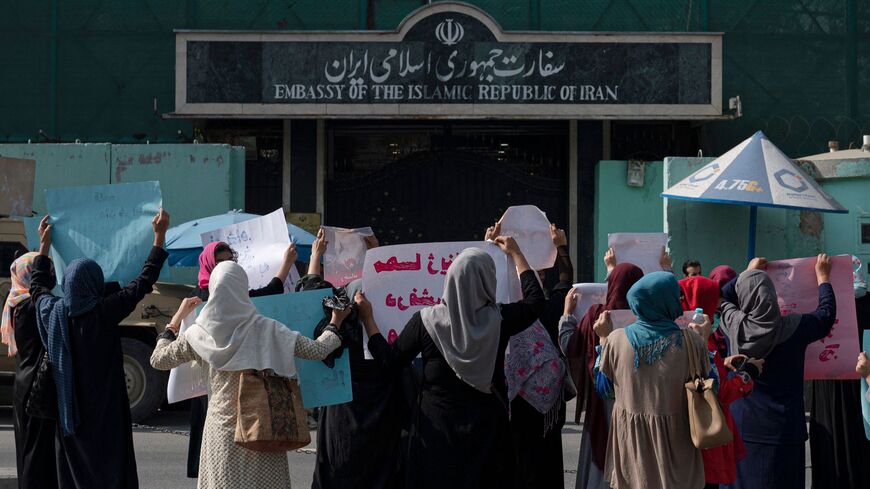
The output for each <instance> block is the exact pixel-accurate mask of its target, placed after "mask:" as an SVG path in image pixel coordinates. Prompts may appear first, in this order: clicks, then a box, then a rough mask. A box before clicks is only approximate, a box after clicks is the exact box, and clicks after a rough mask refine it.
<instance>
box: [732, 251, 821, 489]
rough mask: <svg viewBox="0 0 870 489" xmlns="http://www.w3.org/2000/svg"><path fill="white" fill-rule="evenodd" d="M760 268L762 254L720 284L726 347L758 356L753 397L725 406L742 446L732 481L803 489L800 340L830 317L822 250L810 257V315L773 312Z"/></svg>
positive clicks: (813, 335)
mask: <svg viewBox="0 0 870 489" xmlns="http://www.w3.org/2000/svg"><path fill="white" fill-rule="evenodd" d="M766 268H767V260H766V259H764V258H755V259H753V260H752V261H751V262H750V263H749V267H748V268H747V269H746V271H744V272H743V273H741V274H740V276H739V277H737V278H736V279H734V280H732V281H731V282H729V283H728V284H727V285H725V287H723V288H722V298H723V302H722V326H721V329H723V330H724V332H725V334H726V335H727V336H728V339H729V341H730V342H731V351H733V352H738V353H742V354H744V355H746V356H748V357H750V358H760V359H764V361H765V362H764V372H762V373H761V375H759V376H758V378H756V379H755V386H754V389H753V392H752V395H751V396H749V397H745V398H743V399H738V400H737V401H735V402H734V404H732V405H731V413H732V414H733V415H734V421H735V422H736V423H737V426H739V427H740V430H741V433H742V435H743V441H744V444H745V445H746V458H744V459H743V460H742V461H741V462H740V463H738V464H737V481H736V482H735V483H734V484H732V485H731V487H734V488H740V489H742V488H757V487H765V488H769V489H779V488H783V489H785V488H794V487H804V482H805V481H804V479H805V478H806V474H805V471H804V470H801V469H800V468H802V467H803V466H804V457H805V444H806V440H807V427H806V419H805V414H804V356H805V352H806V348H807V345H809V344H810V343H813V342H815V341H818V340H820V339H822V338H824V337H825V336H826V335H827V334H828V333H830V331H831V327H833V325H834V319H835V318H836V316H837V306H836V302H835V298H834V289H833V288H832V287H831V284H830V280H829V278H830V274H831V259H830V258H829V257H828V255H825V254H820V255H819V256H818V257H817V259H816V281H817V283H818V285H819V306H818V308H817V309H816V310H815V311H814V312H812V313H809V314H790V315H788V316H782V315H781V314H780V309H779V304H778V302H777V296H776V289H775V288H774V286H773V281H771V279H770V277H768V276H767V273H766V272H765V270H766Z"/></svg>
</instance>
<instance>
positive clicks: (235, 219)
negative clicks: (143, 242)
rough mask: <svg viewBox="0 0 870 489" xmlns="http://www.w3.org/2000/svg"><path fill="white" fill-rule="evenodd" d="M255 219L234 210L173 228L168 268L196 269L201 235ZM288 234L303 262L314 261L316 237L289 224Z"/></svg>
mask: <svg viewBox="0 0 870 489" xmlns="http://www.w3.org/2000/svg"><path fill="white" fill-rule="evenodd" d="M255 217H260V216H258V215H257V214H247V213H244V212H238V211H231V212H228V213H226V214H218V215H216V216H209V217H204V218H202V219H195V220H193V221H188V222H185V223H183V224H179V225H178V226H174V227H172V228H170V229H169V231H167V233H166V250H167V251H169V258H168V260H167V261H168V262H169V266H172V267H195V266H198V265H199V254H200V253H202V239H201V238H200V235H201V234H202V233H206V232H208V231H214V230H215V229H220V228H222V227H224V226H228V225H230V224H236V223H240V222H244V221H248V220H250V219H254V218H255ZM287 232H288V234H289V235H290V240H291V241H293V242H294V243H296V248H297V250H298V252H299V258H298V259H299V260H300V261H308V260H309V259H310V258H311V244H312V243H313V242H314V239H315V236H314V235H312V234H311V233H309V232H308V231H305V230H304V229H302V228H300V227H298V226H294V225H293V224H287Z"/></svg>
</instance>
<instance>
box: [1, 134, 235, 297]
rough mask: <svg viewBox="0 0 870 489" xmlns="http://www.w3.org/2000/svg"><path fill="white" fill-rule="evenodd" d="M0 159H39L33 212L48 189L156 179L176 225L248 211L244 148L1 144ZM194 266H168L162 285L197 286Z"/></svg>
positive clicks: (41, 206) (42, 208) (40, 210)
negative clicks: (233, 212) (190, 284)
mask: <svg viewBox="0 0 870 489" xmlns="http://www.w3.org/2000/svg"><path fill="white" fill-rule="evenodd" d="M0 156H10V157H15V158H29V159H33V160H36V181H35V182H34V205H33V208H34V211H35V212H36V213H37V214H45V212H46V209H45V189H47V188H58V187H74V186H82V185H101V184H108V183H123V182H141V181H149V180H157V181H159V182H160V188H161V190H162V192H163V206H164V207H165V208H166V210H168V211H169V212H170V213H171V214H172V222H173V224H181V223H183V222H186V221H190V220H192V219H197V218H200V217H206V216H210V215H214V214H221V213H224V212H227V211H229V210H231V209H243V208H244V204H245V149H244V148H242V147H232V146H229V145H220V144H114V145H113V144H0ZM195 278H196V269H195V268H179V267H167V268H165V269H164V270H163V272H162V273H161V281H165V282H172V283H194V282H195Z"/></svg>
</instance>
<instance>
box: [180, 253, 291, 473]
mask: <svg viewBox="0 0 870 489" xmlns="http://www.w3.org/2000/svg"><path fill="white" fill-rule="evenodd" d="M296 256H297V254H296V245H295V244H292V243H291V244H290V246H288V247H287V251H285V252H284V261H283V262H282V263H281V268H280V269H279V270H278V273H277V274H275V277H273V278H272V280H271V281H270V282H269V283H268V284H266V286H265V287H261V288H259V289H251V290H250V291H248V295H249V296H250V297H262V296H266V295H278V294H283V293H284V282H285V281H286V280H287V276H288V275H289V274H290V268H291V267H292V266H293V264H294V263H295V262H296ZM235 260H236V252H235V251H234V250H233V249H232V248H231V247H230V245H228V244H226V243H223V242H220V241H216V242H213V243H209V244H207V245H205V247H204V248H203V250H202V253H200V254H199V276H198V282H197V287H196V288H195V289H193V291H192V292H191V293H190V295H189V297H198V298H199V299H200V300H202V301H203V302H205V301H207V300H208V284H209V279H210V278H211V274H212V271H213V270H214V267H215V266H217V264H218V263H221V262H225V261H235ZM207 412H208V396H201V397H195V398H193V399H191V400H190V440H188V442H187V476H188V477H190V478H192V479H195V478H196V477H197V474H199V452H200V450H201V449H202V430H203V428H204V427H205V416H206V413H207Z"/></svg>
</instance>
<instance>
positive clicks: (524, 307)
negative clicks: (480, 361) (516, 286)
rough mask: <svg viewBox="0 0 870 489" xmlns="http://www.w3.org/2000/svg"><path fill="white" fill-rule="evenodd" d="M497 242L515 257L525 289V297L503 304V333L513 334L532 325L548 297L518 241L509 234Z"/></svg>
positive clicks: (508, 253) (500, 237) (542, 309)
mask: <svg viewBox="0 0 870 489" xmlns="http://www.w3.org/2000/svg"><path fill="white" fill-rule="evenodd" d="M494 241H495V244H497V245H498V247H499V248H501V249H502V251H504V252H505V253H506V254H507V255H508V256H510V257H511V258H513V260H514V263H516V265H517V272H518V273H519V274H520V285H521V286H522V289H523V298H522V300H520V301H519V302H514V303H512V304H501V316H502V321H501V326H502V332H503V334H507V335H508V336H513V335H515V334H517V333H519V332H520V331H522V330H524V329H526V328H528V327H529V326H531V324H532V323H534V322H535V320H536V319H538V317H540V315H541V313H542V312H543V311H544V305H545V301H546V298H545V297H544V291H543V289H541V284H540V283H539V282H538V277H537V274H536V273H535V271H534V270H532V269H531V267H530V266H529V263H528V262H527V261H526V257H525V256H523V252H522V251H520V247H519V246H517V242H516V241H514V239H513V238H511V237H509V236H499V237H497V238H496V239H495V240H494Z"/></svg>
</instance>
